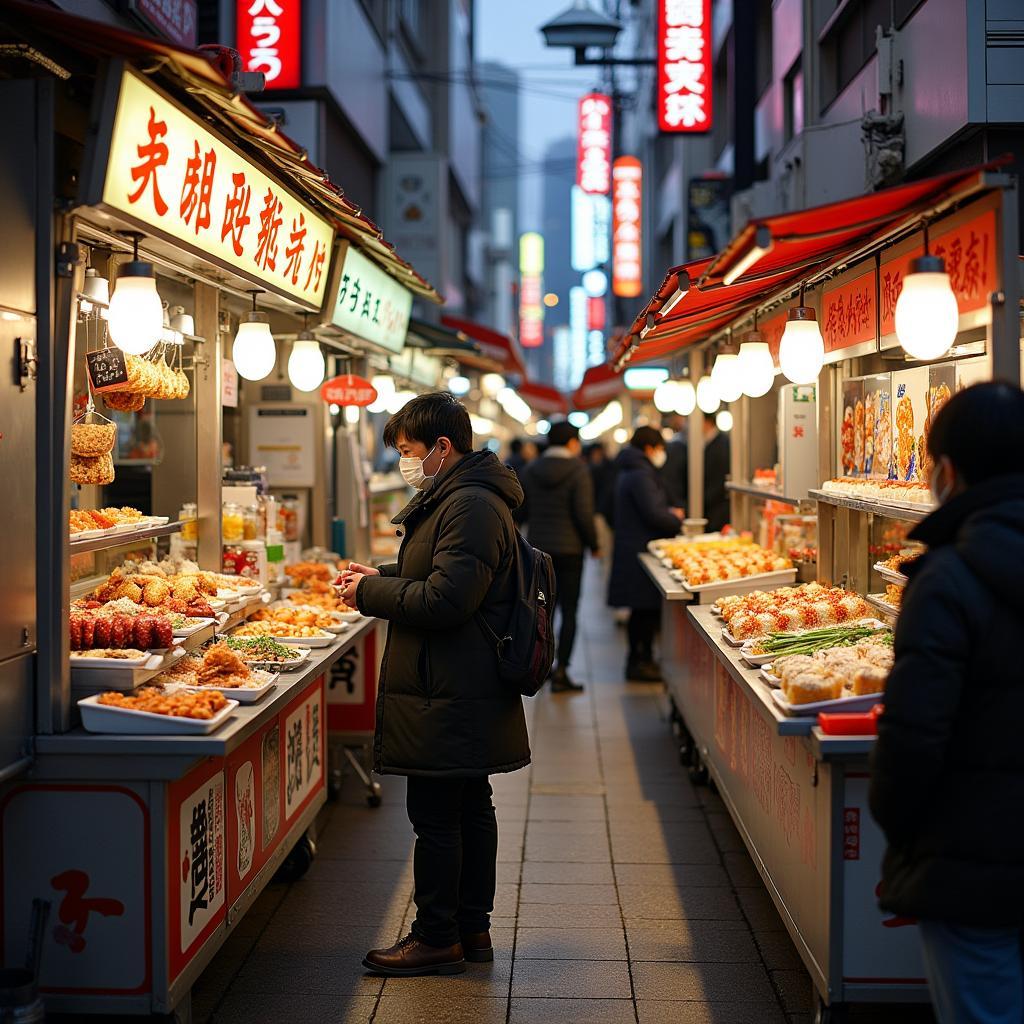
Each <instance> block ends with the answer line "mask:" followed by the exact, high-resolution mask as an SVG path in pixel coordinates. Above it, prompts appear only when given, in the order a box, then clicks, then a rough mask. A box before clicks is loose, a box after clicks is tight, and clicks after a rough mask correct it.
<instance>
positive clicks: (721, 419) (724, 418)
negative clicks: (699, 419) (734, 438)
mask: <svg viewBox="0 0 1024 1024" xmlns="http://www.w3.org/2000/svg"><path fill="white" fill-rule="evenodd" d="M715 426H716V427H718V429H719V430H720V431H721V432H722V433H723V434H728V433H729V431H730V430H732V413H731V412H729V410H728V409H723V410H722V411H721V412H720V413H719V414H718V415H717V416H716V417H715Z"/></svg>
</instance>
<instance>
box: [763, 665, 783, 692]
mask: <svg viewBox="0 0 1024 1024" xmlns="http://www.w3.org/2000/svg"><path fill="white" fill-rule="evenodd" d="M769 668H771V665H765V667H764V668H762V669H761V671H760V672H758V678H760V679H763V680H764V681H765V682H766V683H767V684H768V685H769V686H770V687H771V688H772V689H773V690H777V689H778V688H779V687H780V686H781V685H782V680H781V679H780V678H779V677H778V676H777V675H775V674H774V673H772V672H769V671H768V669H769Z"/></svg>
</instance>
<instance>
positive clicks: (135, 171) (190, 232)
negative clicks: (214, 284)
mask: <svg viewBox="0 0 1024 1024" xmlns="http://www.w3.org/2000/svg"><path fill="white" fill-rule="evenodd" d="M102 201H103V203H104V204H105V205H106V206H108V207H110V208H111V209H114V210H117V211H120V212H122V213H125V214H127V215H128V216H130V217H132V218H133V219H134V220H136V221H139V222H140V223H142V224H144V225H147V226H149V227H151V228H153V229H155V230H156V231H158V232H160V233H161V234H163V235H166V236H170V237H172V238H174V239H175V240H176V241H178V242H181V243H182V244H184V245H185V246H187V247H188V248H190V249H192V250H194V251H196V252H198V253H200V254H201V255H203V256H207V257H210V258H212V259H214V260H215V261H217V262H219V263H221V264H222V265H224V266H226V267H227V268H229V269H230V270H233V271H235V272H237V273H239V274H242V275H244V276H246V277H249V278H252V279H254V280H256V281H259V282H260V283H261V284H263V285H265V286H267V287H269V288H273V289H274V290H275V291H277V292H280V293H282V294H285V295H288V296H290V297H292V298H294V299H297V300H298V301H300V302H303V303H305V304H307V305H310V306H314V307H317V308H319V307H320V306H321V305H322V304H323V299H324V294H325V292H326V290H327V278H328V271H329V260H330V252H331V246H332V244H333V241H334V229H333V228H332V227H331V225H330V223H329V222H328V221H326V220H325V219H324V218H322V217H320V216H318V215H317V214H316V213H314V212H313V210H312V208H311V207H309V206H306V205H305V204H304V203H302V202H300V201H299V200H297V199H296V198H295V197H294V196H292V195H291V194H290V193H289V192H286V191H285V189H284V188H283V187H282V186H281V185H279V184H278V183H277V182H276V181H274V180H273V179H272V178H270V177H269V176H268V175H266V174H264V173H263V172H262V171H261V170H258V169H257V167H256V166H255V165H254V164H252V163H250V162H249V161H248V160H246V159H245V158H244V157H243V156H241V155H240V154H239V153H238V152H236V151H235V150H234V149H233V148H232V147H231V146H229V145H228V144H227V143H225V142H223V141H222V140H221V139H220V138H219V137H218V136H216V135H214V134H213V133H212V132H211V131H209V130H208V129H207V128H206V127H204V126H203V125H202V124H201V123H200V122H199V121H198V120H197V119H195V118H193V117H192V115H190V114H188V113H186V112H185V111H183V110H182V109H181V108H180V107H178V106H177V105H176V104H174V103H173V102H172V101H171V100H169V99H168V98H167V97H166V96H164V94H163V93H161V92H159V91H158V90H157V89H155V88H153V86H151V85H149V84H148V83H147V82H145V81H143V80H142V79H141V78H139V77H138V76H137V75H135V74H133V73H131V72H127V71H126V72H124V73H123V74H122V76H121V81H120V86H119V88H118V94H117V106H116V111H115V112H114V116H113V127H112V133H111V137H110V149H109V153H108V155H107V163H106V168H105V177H104V182H103V192H102Z"/></svg>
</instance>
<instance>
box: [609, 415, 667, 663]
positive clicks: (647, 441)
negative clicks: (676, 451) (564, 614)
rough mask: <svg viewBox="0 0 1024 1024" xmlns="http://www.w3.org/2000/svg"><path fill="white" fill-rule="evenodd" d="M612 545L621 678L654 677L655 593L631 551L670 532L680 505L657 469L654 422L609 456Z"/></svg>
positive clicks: (660, 459) (660, 461)
mask: <svg viewBox="0 0 1024 1024" xmlns="http://www.w3.org/2000/svg"><path fill="white" fill-rule="evenodd" d="M615 463H616V466H617V469H618V473H617V475H616V478H615V546H614V548H613V554H612V571H611V576H610V577H609V579H608V604H609V605H610V606H611V607H612V608H629V609H631V611H630V616H629V627H628V628H629V656H628V658H627V660H626V678H627V679H630V680H633V681H635V682H659V681H660V680H661V670H660V669H659V668H658V666H657V663H656V662H655V661H654V636H655V634H656V633H657V631H658V623H659V622H660V621H661V600H662V598H661V594H660V592H659V591H658V588H657V587H656V586H655V585H654V582H653V581H652V580H651V578H650V577H649V576H648V575H647V573H646V572H645V571H644V567H643V566H642V565H641V564H640V559H639V558H638V557H637V556H638V555H640V554H641V553H642V552H644V551H646V550H647V544H648V542H649V541H652V540H657V539H658V538H659V537H674V536H675V535H676V534H677V533H678V532H679V528H680V526H681V525H682V518H683V513H682V509H678V508H674V509H673V508H669V504H668V496H667V495H666V493H665V487H664V484H662V482H661V478H660V477H659V475H658V470H659V469H661V467H662V466H664V465H665V439H664V438H663V437H662V436H661V434H660V433H658V431H657V430H655V429H654V427H637V429H636V430H635V431H634V433H633V437H632V438H631V439H630V442H629V444H628V445H627V446H626V447H625V448H623V449H622V451H621V452H619V454H618V457H617V458H616V460H615Z"/></svg>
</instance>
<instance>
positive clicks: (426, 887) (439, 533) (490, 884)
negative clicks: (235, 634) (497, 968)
mask: <svg viewBox="0 0 1024 1024" xmlns="http://www.w3.org/2000/svg"><path fill="white" fill-rule="evenodd" d="M384 443H385V444H387V445H389V446H392V447H395V448H397V449H398V451H399V452H400V453H401V455H402V459H401V462H400V464H399V468H400V470H401V473H402V476H403V477H404V478H405V479H406V481H407V482H408V483H409V484H410V485H411V486H413V487H416V488H418V489H419V494H417V495H416V497H415V498H413V500H412V501H411V502H410V503H409V504H408V505H407V506H406V507H405V508H404V509H403V510H402V511H401V512H400V513H399V514H398V515H397V516H396V517H395V519H394V520H393V522H394V523H395V524H396V525H397V526H399V527H400V532H404V534H405V536H404V537H403V539H402V547H401V549H400V550H399V553H398V563H397V564H394V565H386V566H382V567H381V568H380V570H379V571H378V570H377V569H373V568H370V567H368V566H363V565H355V564H353V565H351V566H350V567H349V570H348V571H346V572H345V573H343V574H342V578H341V581H340V587H341V590H342V595H343V599H344V601H345V603H346V604H348V605H349V606H350V607H357V608H358V609H359V610H360V611H361V612H362V613H363V614H364V615H371V616H376V617H377V618H381V619H387V620H388V639H387V645H386V647H385V649H384V658H383V661H382V663H381V670H380V689H379V692H378V695H377V728H376V734H375V737H374V767H375V770H376V771H378V772H381V773H384V774H393V775H406V776H408V788H407V794H406V804H407V810H408V813H409V820H410V821H411V822H412V825H413V829H414V831H415V832H416V851H415V857H414V874H415V892H414V899H415V901H416V911H417V912H416V920H415V921H414V922H413V925H412V931H411V933H410V934H409V935H408V936H406V938H404V939H403V940H402V941H401V942H399V943H397V944H396V945H395V946H392V947H390V948H389V949H379V950H372V951H371V952H369V953H368V954H367V956H366V959H364V961H363V964H364V966H365V967H366V968H367V969H369V970H371V971H373V972H374V973H377V974H390V975H398V976H405V975H417V974H436V973H440V974H455V973H458V972H460V971H462V970H464V969H465V965H464V960H466V959H470V960H491V959H493V957H494V954H493V952H492V949H491V942H490V935H489V927H490V913H491V910H492V908H493V904H494V892H495V876H496V870H497V869H496V861H497V852H498V827H497V824H496V821H495V816H494V806H493V804H492V802H491V796H492V793H491V786H490V783H489V782H488V778H487V777H488V775H490V774H493V773H498V772H512V771H516V770H517V769H519V768H523V767H525V766H526V765H527V764H529V763H530V744H529V737H528V736H527V732H526V718H525V715H524V714H523V701H522V698H521V697H520V695H519V693H518V692H517V691H515V690H514V689H512V688H511V687H509V686H507V685H506V684H505V683H503V682H502V681H501V680H500V679H499V677H498V654H497V650H496V648H495V645H494V643H493V641H492V640H491V638H490V637H489V636H488V634H487V631H486V630H485V628H484V626H483V623H481V622H480V621H479V620H480V619H482V620H484V622H486V624H487V626H489V627H490V629H491V631H493V632H494V633H497V634H498V635H500V636H503V635H504V634H505V632H506V630H507V628H508V621H509V616H510V614H511V610H512V604H513V601H514V599H515V597H516V579H515V561H514V558H515V557H516V552H517V546H516V544H517V539H516V532H515V530H516V527H515V524H514V523H513V521H512V515H511V512H512V510H513V509H515V508H516V507H517V506H518V505H519V504H520V502H521V501H522V500H523V492H522V488H521V487H520V486H519V481H518V480H517V479H516V476H515V473H513V472H512V470H511V469H508V468H507V467H505V466H503V465H501V463H500V462H499V461H498V459H497V457H496V456H495V455H494V453H493V452H489V451H480V452H473V451H471V448H472V445H473V429H472V427H471V425H470V419H469V414H468V413H467V412H466V410H465V408H464V407H463V406H462V405H461V404H460V403H459V402H458V401H457V400H456V399H455V398H454V397H453V396H451V395H449V394H446V393H436V394H429V395H421V396H420V397H419V398H415V399H413V400H412V401H411V402H409V403H408V404H407V405H406V406H405V407H404V408H403V409H402V410H401V411H400V412H398V413H396V414H395V415H394V416H392V417H391V419H390V420H388V423H387V425H386V426H385V428H384Z"/></svg>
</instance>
